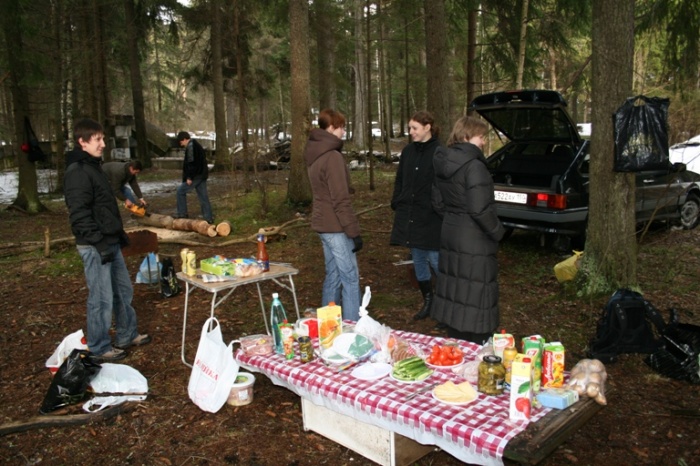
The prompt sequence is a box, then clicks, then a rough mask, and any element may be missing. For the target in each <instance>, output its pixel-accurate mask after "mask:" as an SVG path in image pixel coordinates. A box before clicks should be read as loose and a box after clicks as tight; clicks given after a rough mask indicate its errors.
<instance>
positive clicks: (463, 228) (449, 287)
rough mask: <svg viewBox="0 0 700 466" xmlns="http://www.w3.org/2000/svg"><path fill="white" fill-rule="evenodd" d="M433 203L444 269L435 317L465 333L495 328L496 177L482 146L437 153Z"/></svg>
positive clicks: (433, 310)
mask: <svg viewBox="0 0 700 466" xmlns="http://www.w3.org/2000/svg"><path fill="white" fill-rule="evenodd" d="M434 165H435V185H436V189H434V190H433V201H432V202H433V207H434V208H435V210H437V211H438V212H442V213H443V220H442V234H441V237H440V259H439V264H438V268H439V273H438V277H437V283H436V287H435V299H434V300H433V305H432V308H431V313H430V314H431V316H432V317H433V318H435V319H436V320H438V321H440V322H444V323H446V324H447V325H448V326H450V327H452V328H454V329H457V330H459V331H460V332H474V333H488V332H492V331H494V330H496V327H498V324H499V315H498V261H497V260H496V253H497V252H498V242H499V241H500V239H501V238H502V237H503V233H504V232H505V230H504V228H503V225H501V222H500V220H499V219H498V217H497V215H496V205H495V200H494V195H493V180H492V178H491V174H490V173H489V171H488V169H487V167H486V159H485V158H484V154H483V153H482V152H481V150H480V149H479V148H478V147H477V146H475V145H473V144H470V143H461V144H455V145H452V146H450V147H448V148H445V147H440V148H438V150H437V151H436V152H435V156H434Z"/></svg>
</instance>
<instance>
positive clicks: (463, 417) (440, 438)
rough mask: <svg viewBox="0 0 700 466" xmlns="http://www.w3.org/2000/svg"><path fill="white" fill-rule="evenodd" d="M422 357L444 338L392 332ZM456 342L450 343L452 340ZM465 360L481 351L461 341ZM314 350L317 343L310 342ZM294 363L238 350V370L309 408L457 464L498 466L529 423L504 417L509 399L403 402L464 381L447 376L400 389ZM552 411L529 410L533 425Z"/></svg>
mask: <svg viewBox="0 0 700 466" xmlns="http://www.w3.org/2000/svg"><path fill="white" fill-rule="evenodd" d="M394 333H395V334H396V335H397V336H398V337H400V338H402V339H405V340H407V341H408V342H410V343H412V344H415V345H417V346H420V347H423V348H424V349H425V350H426V352H427V351H428V350H429V349H430V348H431V347H432V345H434V344H442V343H444V342H445V341H446V339H444V338H440V337H437V338H436V337H431V336H428V335H421V334H418V333H411V332H403V331H394ZM450 341H454V340H450ZM459 343H460V348H461V349H462V351H463V352H464V354H465V357H466V359H467V360H473V359H474V357H475V356H476V354H477V352H478V350H479V348H480V347H479V346H477V345H474V344H472V343H468V342H464V341H460V342H459ZM314 344H316V345H317V344H318V342H317V341H316V342H314ZM296 354H297V355H296V356H295V358H294V359H291V360H287V359H285V358H284V357H283V356H282V355H279V354H275V353H273V354H270V355H266V356H249V355H246V354H245V353H244V352H243V351H242V350H240V349H239V350H237V351H236V354H235V358H236V360H237V361H238V362H239V363H240V364H241V366H242V367H244V368H246V369H248V370H251V371H254V372H260V373H262V374H264V375H266V376H267V377H269V378H270V380H272V382H273V383H275V384H277V385H281V386H283V387H286V388H288V389H289V390H291V391H293V392H295V393H296V394H298V395H299V396H301V397H303V398H306V399H308V400H310V401H312V402H313V403H315V404H317V405H320V406H324V407H326V408H328V409H331V410H332V411H335V412H338V413H340V414H345V415H349V416H352V417H353V418H355V419H357V420H359V421H362V422H366V423H369V424H373V425H376V426H379V427H382V428H384V429H388V430H391V431H393V432H396V433H398V434H401V435H403V436H405V437H409V438H412V439H414V440H416V441H417V442H420V443H423V444H430V445H437V446H439V447H440V448H441V449H443V450H444V451H446V452H448V453H450V454H451V455H453V456H454V457H455V458H457V459H459V460H461V461H464V462H467V463H473V464H484V465H502V464H503V460H502V457H503V450H504V449H505V446H506V444H507V443H508V441H509V440H510V439H512V438H513V437H515V436H516V435H518V434H519V433H520V432H522V431H523V430H524V429H525V428H526V427H527V423H526V422H524V421H519V422H513V421H511V420H510V419H509V417H508V403H509V395H508V394H507V393H506V394H504V395H499V396H488V395H484V394H482V393H479V397H478V399H477V400H476V401H475V402H472V403H470V404H468V405H466V406H452V405H448V404H445V403H442V402H440V401H438V400H435V399H434V398H433V397H432V394H431V392H430V391H427V392H425V393H423V394H420V395H418V396H416V397H414V398H413V399H411V400H409V401H406V396H407V395H409V394H411V393H413V392H415V391H416V390H418V389H420V388H421V387H425V386H427V385H430V384H432V383H435V382H438V383H443V382H446V381H448V380H452V381H454V382H455V383H460V382H462V381H464V379H463V378H462V377H461V376H458V375H456V374H454V373H453V372H452V371H451V370H449V369H447V370H445V369H438V370H435V372H434V373H433V374H432V375H431V376H430V377H428V378H427V379H426V380H423V381H421V382H418V383H412V384H407V383H402V382H399V381H396V380H394V379H392V378H391V377H389V376H387V377H384V378H381V379H378V380H371V381H367V380H360V379H357V378H355V377H354V376H352V375H351V373H352V369H348V370H346V371H342V372H336V370H335V369H333V368H329V367H326V366H325V365H324V364H323V363H322V362H321V361H320V360H319V359H318V358H317V359H314V360H313V361H312V362H309V363H302V362H301V361H300V359H299V356H298V352H297V353H296ZM549 411H550V410H549V409H546V408H541V409H533V411H532V419H531V422H534V421H537V420H538V419H540V418H542V417H543V416H544V415H545V414H547V413H548V412H549Z"/></svg>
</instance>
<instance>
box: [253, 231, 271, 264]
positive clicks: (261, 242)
mask: <svg viewBox="0 0 700 466" xmlns="http://www.w3.org/2000/svg"><path fill="white" fill-rule="evenodd" d="M264 233H265V230H263V229H262V228H261V229H260V231H258V255H257V256H256V257H255V260H256V261H257V262H258V264H260V266H261V267H262V269H263V272H267V271H268V270H270V258H269V257H268V255H267V249H265V234H264Z"/></svg>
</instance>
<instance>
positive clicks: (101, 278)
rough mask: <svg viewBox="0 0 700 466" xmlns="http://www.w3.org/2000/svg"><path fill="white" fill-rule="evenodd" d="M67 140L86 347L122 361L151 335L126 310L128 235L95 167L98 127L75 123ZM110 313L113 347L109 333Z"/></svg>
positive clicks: (100, 142)
mask: <svg viewBox="0 0 700 466" xmlns="http://www.w3.org/2000/svg"><path fill="white" fill-rule="evenodd" d="M73 139H74V140H75V144H76V146H75V148H74V149H73V150H72V151H71V152H69V153H68V154H67V156H66V173H65V176H64V192H65V199H66V205H67V206H68V212H69V219H70V224H71V230H72V231H73V235H74V236H75V243H76V246H77V248H78V253H79V254H80V257H81V259H82V260H83V266H84V269H85V278H86V280H87V287H88V301H87V340H88V341H87V344H88V348H90V351H91V352H93V353H94V354H95V355H96V356H98V357H100V359H102V361H107V362H109V361H117V360H120V359H124V358H125V357H126V354H127V353H126V351H124V349H125V348H127V347H130V346H141V345H145V344H146V343H149V342H150V341H151V337H150V336H149V335H147V334H139V332H138V330H137V324H136V311H135V310H134V308H133V307H132V306H131V300H132V298H133V295H134V289H133V287H132V285H131V278H130V277H129V272H128V271H127V269H126V264H125V262H124V257H123V256H122V253H121V246H122V245H126V244H127V243H128V237H127V236H126V233H125V232H124V228H123V225H122V220H121V216H120V214H119V208H118V206H117V201H116V200H115V198H114V194H113V193H112V189H111V187H110V185H109V181H108V179H107V177H106V176H105V174H104V172H103V171H102V167H101V164H102V152H103V151H104V148H105V143H104V130H103V128H102V125H100V124H99V123H98V122H96V121H94V120H91V119H83V120H80V121H78V122H77V123H76V124H75V127H74V129H73ZM112 314H114V320H115V324H116V343H115V345H114V346H112V340H111V338H110V335H109V329H110V327H111V326H112Z"/></svg>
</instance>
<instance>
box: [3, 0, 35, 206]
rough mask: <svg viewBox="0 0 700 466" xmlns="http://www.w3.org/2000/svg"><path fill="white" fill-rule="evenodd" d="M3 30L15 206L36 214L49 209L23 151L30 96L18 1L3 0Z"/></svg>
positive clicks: (32, 167) (33, 167)
mask: <svg viewBox="0 0 700 466" xmlns="http://www.w3.org/2000/svg"><path fill="white" fill-rule="evenodd" d="M0 5H2V15H0V16H2V19H0V21H2V30H3V33H4V34H5V50H6V52H7V56H6V59H7V63H8V64H9V70H8V71H7V72H8V73H9V81H10V89H11V92H12V106H13V107H14V108H13V111H14V112H13V116H14V139H15V140H14V151H15V154H16V158H17V167H18V171H19V174H18V178H19V180H18V181H19V183H18V186H17V198H15V200H14V202H13V203H12V205H13V206H14V207H17V208H19V209H21V210H24V211H26V212H31V213H36V212H41V211H44V210H46V207H45V206H44V205H43V204H42V203H41V202H40V201H39V192H38V187H37V176H36V167H35V165H34V162H30V161H29V159H28V158H27V154H25V153H24V152H22V151H21V150H20V146H21V145H22V143H23V142H24V137H25V136H24V117H25V116H27V117H28V116H29V115H30V109H29V95H28V92H27V89H26V87H25V86H26V85H25V84H24V82H23V79H24V77H25V70H24V62H23V61H22V59H23V57H24V54H23V53H22V49H23V42H22V24H21V15H20V14H19V6H18V4H17V2H16V1H15V0H2V3H0Z"/></svg>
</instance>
